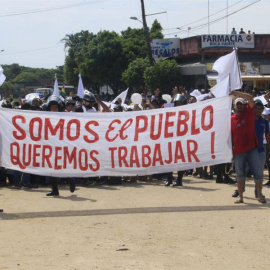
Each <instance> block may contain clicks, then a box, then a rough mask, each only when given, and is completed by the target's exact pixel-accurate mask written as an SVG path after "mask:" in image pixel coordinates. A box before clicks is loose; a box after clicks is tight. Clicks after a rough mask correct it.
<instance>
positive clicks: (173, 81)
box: [144, 60, 180, 93]
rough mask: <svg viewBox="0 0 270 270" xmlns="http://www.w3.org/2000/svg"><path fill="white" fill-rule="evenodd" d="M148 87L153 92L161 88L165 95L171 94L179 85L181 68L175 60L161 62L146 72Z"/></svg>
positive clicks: (145, 77)
mask: <svg viewBox="0 0 270 270" xmlns="http://www.w3.org/2000/svg"><path fill="white" fill-rule="evenodd" d="M144 79H145V83H146V86H147V87H149V88H150V89H151V90H154V89H156V88H160V90H161V91H162V92H163V93H171V90H172V88H173V87H174V86H175V85H178V84H179V81H180V73H179V67H178V64H177V63H176V61H175V60H160V61H159V62H158V63H156V64H155V66H153V67H148V68H147V69H146V70H145V72H144Z"/></svg>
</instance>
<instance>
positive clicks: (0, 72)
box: [0, 66, 6, 86]
mask: <svg viewBox="0 0 270 270" xmlns="http://www.w3.org/2000/svg"><path fill="white" fill-rule="evenodd" d="M3 72H4V70H3V68H2V67H1V66H0V86H1V85H2V84H3V83H4V81H5V80H6V76H5V75H4V73H3Z"/></svg>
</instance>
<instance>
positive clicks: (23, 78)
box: [13, 71, 38, 83]
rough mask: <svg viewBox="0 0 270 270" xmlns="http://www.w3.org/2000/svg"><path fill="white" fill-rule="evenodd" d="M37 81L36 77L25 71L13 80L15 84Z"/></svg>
mask: <svg viewBox="0 0 270 270" xmlns="http://www.w3.org/2000/svg"><path fill="white" fill-rule="evenodd" d="M37 81H38V76H37V75H35V74H33V73H31V72H27V71H23V72H21V73H20V74H19V75H18V76H16V77H15V78H14V80H13V82H17V83H29V82H37Z"/></svg>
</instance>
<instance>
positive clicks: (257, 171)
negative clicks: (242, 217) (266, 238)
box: [230, 91, 266, 203]
mask: <svg viewBox="0 0 270 270" xmlns="http://www.w3.org/2000/svg"><path fill="white" fill-rule="evenodd" d="M230 95H233V96H235V97H236V99H235V101H234V107H235V114H234V115H232V117H231V129H232V141H233V152H234V161H235V170H236V180H237V187H238V192H239V199H237V200H236V201H235V203H244V200H243V192H244V187H245V180H246V166H247V164H248V166H249V168H250V169H251V172H252V173H253V175H254V181H255V184H256V188H257V193H258V201H259V202H260V203H266V200H265V198H264V197H263V196H262V182H263V170H261V167H262V166H261V162H260V158H259V153H258V150H257V147H258V140H257V135H256V131H255V124H254V123H255V114H254V100H253V97H252V96H251V95H249V94H245V93H242V92H239V91H231V92H230ZM244 99H246V100H248V104H247V105H246V104H245V100H244Z"/></svg>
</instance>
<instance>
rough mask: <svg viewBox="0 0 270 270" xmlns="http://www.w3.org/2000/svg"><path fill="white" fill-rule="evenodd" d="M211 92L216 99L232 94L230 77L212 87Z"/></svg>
mask: <svg viewBox="0 0 270 270" xmlns="http://www.w3.org/2000/svg"><path fill="white" fill-rule="evenodd" d="M210 91H211V93H212V94H213V95H214V96H215V97H216V98H219V97H225V96H228V95H229V92H230V88H229V75H228V76H227V77H226V78H225V79H223V80H222V81H221V82H218V83H217V84H216V85H215V86H214V87H212V88H211V89H210Z"/></svg>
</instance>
